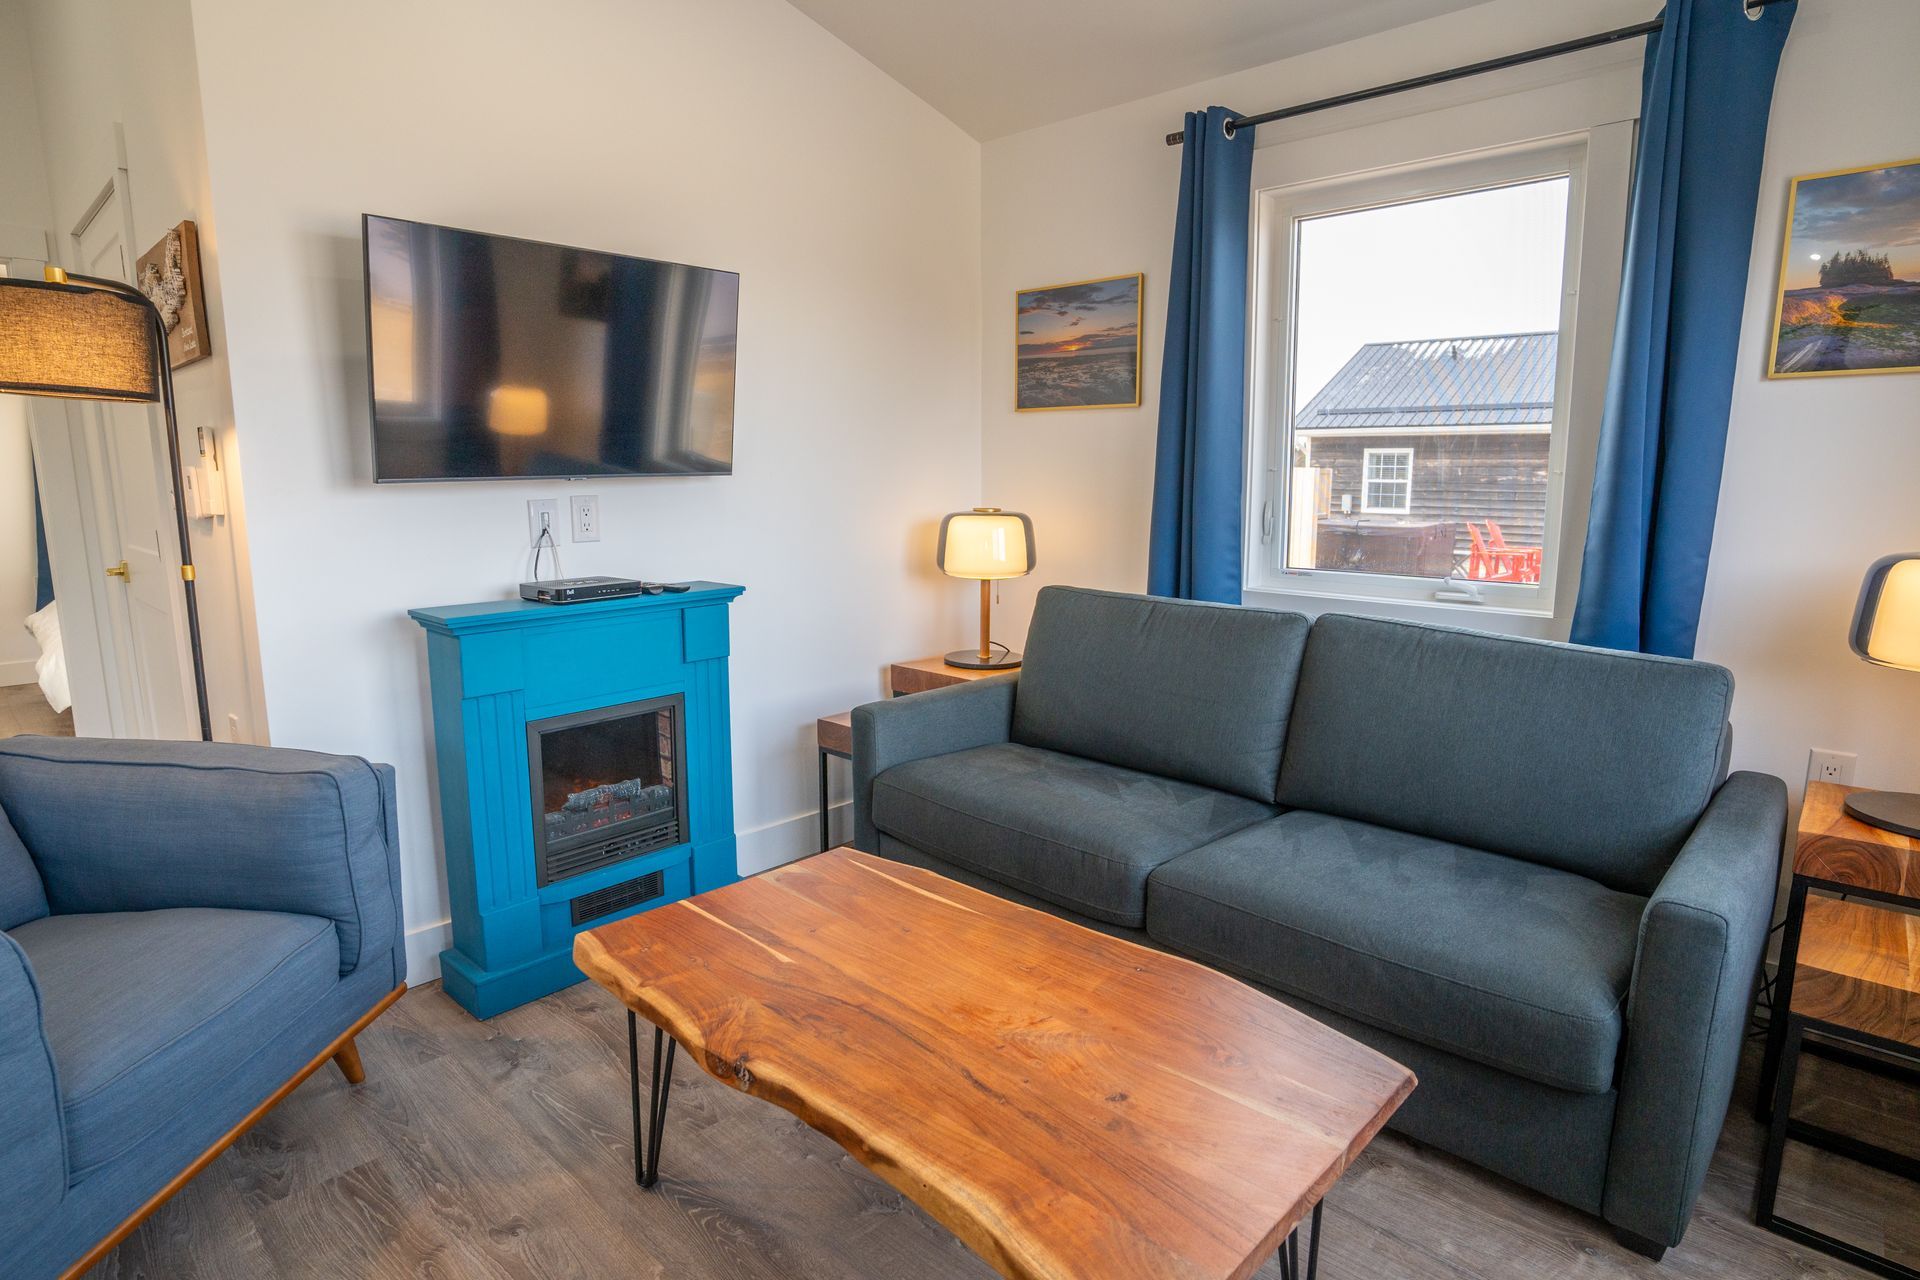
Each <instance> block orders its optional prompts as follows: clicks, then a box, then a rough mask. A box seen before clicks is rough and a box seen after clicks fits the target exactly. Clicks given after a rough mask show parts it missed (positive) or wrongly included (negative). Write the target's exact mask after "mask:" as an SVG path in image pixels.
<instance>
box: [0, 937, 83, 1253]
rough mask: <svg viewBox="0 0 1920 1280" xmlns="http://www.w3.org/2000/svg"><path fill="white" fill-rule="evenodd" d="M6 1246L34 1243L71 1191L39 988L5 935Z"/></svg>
mask: <svg viewBox="0 0 1920 1280" xmlns="http://www.w3.org/2000/svg"><path fill="white" fill-rule="evenodd" d="M0 1099H5V1102H4V1103H0V1240H22V1239H25V1238H27V1237H28V1236H30V1235H32V1234H33V1232H34V1231H35V1230H37V1229H38V1228H39V1227H40V1226H41V1224H42V1223H44V1222H45V1221H46V1220H47V1217H48V1215H50V1214H51V1213H52V1212H53V1211H54V1209H55V1208H57V1207H58V1205H59V1204H60V1198H61V1197H62V1196H63V1195H65V1194H66V1189H67V1128H66V1120H65V1118H64V1116H63V1115H62V1112H61V1110H60V1093H59V1090H58V1088H57V1087H56V1086H55V1084H54V1076H53V1053H52V1051H51V1050H50V1049H49V1048H48V1047H47V1037H46V1033H45V1031H44V1030H43V1029H42V1027H41V1023H40V988H39V986H38V984H37V983H35V981H34V978H33V967H32V966H31V965H29V964H28V963H27V955H26V952H24V951H22V950H21V949H20V944H19V943H17V942H15V941H14V940H13V939H12V938H10V937H8V936H7V935H6V934H4V933H0Z"/></svg>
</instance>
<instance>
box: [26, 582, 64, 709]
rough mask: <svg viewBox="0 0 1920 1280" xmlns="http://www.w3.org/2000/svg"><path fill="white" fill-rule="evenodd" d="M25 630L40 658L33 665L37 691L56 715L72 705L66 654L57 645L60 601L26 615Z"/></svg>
mask: <svg viewBox="0 0 1920 1280" xmlns="http://www.w3.org/2000/svg"><path fill="white" fill-rule="evenodd" d="M27 630H28V631H31V632H32V633H33V638H34V639H35V640H38V641H39V642H40V659H39V661H37V662H35V663H34V664H33V672H34V674H35V675H36V676H38V677H39V678H40V692H41V693H43V694H45V695H46V698H47V705H48V706H50V707H52V708H53V710H54V714H56V715H57V714H59V713H60V712H62V711H65V710H66V709H67V708H68V707H70V706H72V705H73V692H72V690H71V689H69V688H68V686H67V651H66V648H65V647H64V646H63V645H61V643H60V602H59V601H58V600H50V601H48V602H47V607H46V608H44V609H42V610H40V611H39V612H38V613H30V614H28V615H27Z"/></svg>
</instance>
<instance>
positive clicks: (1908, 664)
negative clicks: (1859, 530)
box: [1846, 551, 1920, 836]
mask: <svg viewBox="0 0 1920 1280" xmlns="http://www.w3.org/2000/svg"><path fill="white" fill-rule="evenodd" d="M1850 639H1851V641H1852V645H1853V651H1854V652H1855V653H1857V654H1859V655H1860V656H1861V657H1862V658H1865V659H1866V660H1867V661H1868V662H1871V663H1874V664H1875V665H1877V666H1882V667H1894V668H1897V669H1899V670H1901V671H1920V551H1909V552H1906V553H1904V554H1901V555H1893V556H1883V557H1881V558H1880V559H1878V560H1875V561H1874V562H1873V564H1872V565H1871V566H1870V567H1869V568H1868V569H1867V577H1866V581H1865V582H1863V583H1861V584H1860V603H1859V605H1858V606H1857V607H1855V609H1854V611H1853V635H1852V636H1851V637H1850ZM1846 805H1847V814H1848V816H1850V817H1853V818H1857V819H1858V820H1860V821H1861V822H1864V823H1866V824H1867V825H1868V826H1870V827H1879V828H1880V829H1881V830H1883V831H1897V832H1899V833H1900V834H1901V835H1903V836H1920V795H1916V794H1914V793H1913V792H1910V791H1856V792H1854V793H1853V794H1852V795H1850V796H1848V797H1847V800H1846Z"/></svg>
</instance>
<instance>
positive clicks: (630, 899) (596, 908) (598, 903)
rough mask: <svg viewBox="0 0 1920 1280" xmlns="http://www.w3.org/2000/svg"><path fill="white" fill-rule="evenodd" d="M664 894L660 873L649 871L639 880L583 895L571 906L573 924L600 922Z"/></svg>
mask: <svg viewBox="0 0 1920 1280" xmlns="http://www.w3.org/2000/svg"><path fill="white" fill-rule="evenodd" d="M662 892H664V890H663V889H662V887H661V879H660V873H659V872H658V871H649V872H647V874H645V875H643V876H641V877H640V878H639V879H638V880H625V881H622V882H621V883H619V884H610V885H608V886H607V887H606V888H604V889H595V890H594V891H593V892H592V893H583V894H581V895H580V896H579V897H577V898H575V899H574V900H573V902H572V903H571V904H570V905H571V906H572V907H573V922H574V923H575V924H577V925H580V924H585V923H586V922H587V921H589V920H598V919H599V918H600V917H601V916H610V915H612V914H613V913H614V912H616V911H623V910H625V909H626V908H628V907H631V906H633V905H635V904H636V903H641V902H650V901H652V900H653V899H654V898H657V897H659V896H660V895H661V893H662Z"/></svg>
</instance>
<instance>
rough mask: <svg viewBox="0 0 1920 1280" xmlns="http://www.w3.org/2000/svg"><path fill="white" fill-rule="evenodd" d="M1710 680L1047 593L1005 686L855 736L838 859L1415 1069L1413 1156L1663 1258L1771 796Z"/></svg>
mask: <svg viewBox="0 0 1920 1280" xmlns="http://www.w3.org/2000/svg"><path fill="white" fill-rule="evenodd" d="M1732 694H1733V686H1732V678H1731V677H1730V676H1729V674H1728V673H1727V672H1726V671H1725V670H1723V669H1721V668H1719V667H1716V666H1711V665H1709V664H1706V663H1699V662H1683V661H1676V660H1672V659H1665V658H1655V657H1646V656H1642V655H1637V654H1621V653H1612V652H1606V651H1602V650H1595V649H1585V648H1580V647H1577V646H1572V645H1561V644H1550V643H1545V642H1540V641H1530V640H1519V639H1512V638H1508V637H1503V636H1493V635H1487V634H1483V633H1479V632H1472V631H1464V630H1456V629H1451V628H1444V627H1432V626H1420V625H1414V624H1409V623H1400V622H1390V621H1384V620H1378V619H1369V618H1357V617H1348V616H1341V615H1331V614H1330V615H1326V616H1323V617H1321V618H1320V619H1318V620H1317V621H1312V622H1309V620H1308V619H1307V618H1305V617H1302V616H1300V615H1298V614H1289V613H1280V612H1274V611H1268V610H1260V609H1249V608H1230V607H1223V606H1218V605H1205V604H1193V603H1188V602H1179V601H1169V600H1158V599H1151V598H1148V597H1142V596H1126V595H1115V594H1111V593H1106V592H1096V591H1084V590H1077V589H1071V588H1062V587H1049V588H1046V589H1045V590H1043V591H1042V592H1041V593H1040V596H1039V600H1038V603H1037V605H1036V609H1035V612H1034V618H1033V625H1032V629H1031V632H1030V635H1029V638H1028V643H1027V654H1026V664H1025V667H1024V669H1023V670H1022V671H1021V672H1020V673H1019V674H1018V675H1017V676H1008V677H1003V678H995V679H989V680H981V681H977V682H974V683H972V684H968V685H960V686H955V687H952V688H947V689H939V690H934V691H932V692H928V693H921V694H915V695H912V696H910V697H905V698H898V699H894V700H891V701H887V702H879V703H874V704H871V705H868V706H863V707H860V708H858V709H856V710H855V712H854V715H853V734H854V815H855V841H854V843H855V844H856V846H857V847H859V848H861V849H864V850H867V851H869V852H873V853H878V854H882V855H884V856H887V857H891V858H895V859H898V860H900V861H903V862H910V863H913V864H915V865H918V866H923V867H927V868H930V869H932V870H934V871H937V872H940V873H941V874H943V875H948V876H952V877H953V878H955V879H958V880H962V881H964V882H966V883H968V884H972V885H975V886H977V887H980V888H983V889H987V890H989V891H991V892H994V893H997V894H1000V895H1001V896H1003V897H1007V898H1012V899H1014V900H1016V901H1020V902H1024V903H1027V904H1029V905H1032V906H1036V907H1040V908H1042V909H1044V910H1047V911H1049V912H1051V913H1053V914H1055V915H1058V916H1062V917H1065V918H1067V919H1071V920H1076V921H1078V922H1080V923H1082V924H1085V925H1088V926H1090V927H1092V928H1096V929H1100V930H1103V931H1105V932H1107V933H1112V934H1116V935H1119V936H1122V937H1127V938H1131V939H1133V940H1135V941H1139V942H1143V943H1146V944H1147V945H1150V946H1156V947H1160V948H1163V949H1166V950H1170V951H1174V952H1177V953H1179V954H1182V955H1185V956H1189V957H1192V958H1194V959H1198V960H1201V961H1204V962H1206V963H1207V964H1210V965H1212V966H1214V967H1217V968H1219V969H1221V970H1224V971H1226V972H1229V973H1232V974H1235V975H1236V976H1238V977H1241V978H1243V979H1245V980H1246V981H1248V982H1251V983H1253V984H1255V985H1257V986H1259V987H1261V988H1262V989H1264V990H1267V991H1269V992H1270V993H1272V994H1273V995H1275V996H1276V997H1278V998H1279V999H1282V1000H1284V1001H1286V1002H1287V1003H1289V1004H1292V1005H1294V1006H1296V1007H1298V1008H1300V1009H1302V1010H1304V1011H1305V1012H1307V1013H1309V1014H1311V1015H1312V1016H1314V1017H1315V1018H1318V1019H1320V1020H1321V1021H1323V1022H1326V1023H1328V1024H1330V1025H1332V1026H1334V1027H1337V1028H1339V1029H1340V1030H1342V1031H1344V1032H1346V1033H1348V1034H1350V1035H1352V1036H1354V1037H1355V1038H1357V1039H1360V1040H1363V1041H1365V1042H1366V1043H1368V1044H1371V1045H1373V1046H1374V1047H1376V1048H1378V1049H1380V1050H1381V1051H1382V1052H1385V1053H1387V1054H1389V1055H1391V1056H1392V1057H1394V1058H1396V1059H1398V1060H1399V1061H1401V1062H1403V1063H1405V1064H1407V1065H1408V1066H1410V1067H1412V1068H1413V1069H1414V1071H1415V1072H1416V1073H1417V1074H1418V1075H1419V1077H1420V1086H1419V1088H1418V1089H1416V1090H1415V1092H1414V1094H1413V1097H1412V1098H1411V1099H1410V1100H1409V1101H1408V1102H1407V1104H1406V1105H1405V1106H1404V1107H1403V1108H1402V1109H1401V1110H1400V1112H1399V1113H1398V1115H1397V1116H1396V1117H1395V1119H1394V1121H1393V1123H1394V1126H1395V1127H1396V1128H1398V1129H1400V1130H1402V1131H1404V1132H1405V1133H1407V1134H1408V1135H1410V1136H1412V1137H1414V1138H1416V1139H1419V1140H1422V1141H1425V1142H1428V1143H1431V1144H1432V1145H1434V1146H1437V1147H1441V1148H1443V1149H1445V1150H1448V1151H1451V1152H1454V1153H1455V1154H1457V1155H1460V1156H1463V1157H1465V1158H1466V1159H1469V1160H1472V1161H1474V1162H1476V1163H1478V1164H1480V1165H1482V1166H1484V1167H1486V1168H1488V1169H1491V1170H1493V1171H1495V1172H1497V1173H1500V1174H1503V1175H1505V1176H1506V1177H1508V1178H1511V1179H1513V1180H1515V1181H1517V1182H1520V1183H1523V1184H1525V1185H1527V1186H1529V1187H1533V1188H1535V1189H1537V1190H1539V1191H1542V1192H1545V1193H1546V1194H1548V1195H1550V1196H1553V1197H1554V1198H1556V1199H1558V1200H1561V1201H1564V1202H1565V1203H1567V1204H1570V1205H1573V1206H1575V1207H1577V1208H1580V1209H1582V1210H1585V1211H1587V1212H1589V1213H1592V1214H1596V1215H1598V1216H1599V1217H1601V1218H1603V1219H1605V1220H1606V1221H1607V1222H1608V1223H1610V1224H1612V1225H1613V1227H1614V1229H1615V1231H1616V1234H1618V1235H1619V1236H1620V1238H1621V1239H1622V1240H1624V1241H1625V1242H1626V1243H1628V1244H1630V1245H1632V1246H1633V1247H1635V1248H1637V1249H1639V1250H1640V1251H1641V1252H1643V1253H1647V1254H1649V1255H1651V1256H1654V1257H1658V1256H1659V1254H1660V1252H1661V1251H1662V1250H1663V1249H1664V1248H1665V1247H1666V1246H1669V1245H1672V1244H1675V1243H1678V1241H1679V1240H1680V1238H1681V1235H1682V1233H1683V1232H1684V1231H1685V1230H1686V1225H1687V1220H1688V1217H1689V1215H1690V1214H1691V1212H1692V1208H1693V1203H1694V1200H1695V1198H1696V1196H1697V1195H1698V1194H1699V1191H1700V1186H1701V1183H1702V1181H1703V1180H1704V1178H1705V1176H1706V1170H1707V1162H1708V1159H1709V1157H1710V1156H1711V1154H1712V1152H1713V1148H1714V1144H1715V1140H1716V1138H1717V1137H1718V1135H1719V1132H1720V1126H1721V1123H1722V1121H1723V1120H1724V1118H1725V1115H1726V1110H1727V1104H1728V1099H1729V1096H1730V1094H1731V1092H1732V1088H1733V1078H1734V1072H1735V1068H1736V1066H1737V1060H1738V1056H1739V1052H1740V1047H1741V1044H1742V1041H1743V1039H1744V1034H1745V1027H1746V1020H1747V1016H1748V1012H1749V1008H1750V1005H1751V1002H1752V996H1753V989H1754V982H1755V979H1756V977H1757V974H1758V971H1759V962H1760V955H1761V950H1762V948H1763V946H1764V943H1765V940H1766V934H1767V927H1768V922H1769V918H1770V914H1771V911H1772V906H1773V898H1774V886H1775V882H1776V876H1777V873H1778V870H1779V861H1780V857H1781V852H1782V841H1783V836H1784V830H1785V824H1786V808H1787V805H1786V788H1785V787H1784V785H1783V784H1782V783H1781V782H1780V781H1779V780H1778V779H1776V778H1772V777H1767V776H1764V775H1761V774H1754V773H1736V774H1733V775H1732V776H1730V777H1729V776H1728V775H1727V760H1728V749H1729V729H1728V710H1729V706H1730V703H1731V699H1732Z"/></svg>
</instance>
